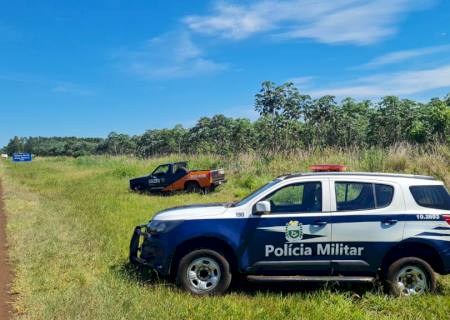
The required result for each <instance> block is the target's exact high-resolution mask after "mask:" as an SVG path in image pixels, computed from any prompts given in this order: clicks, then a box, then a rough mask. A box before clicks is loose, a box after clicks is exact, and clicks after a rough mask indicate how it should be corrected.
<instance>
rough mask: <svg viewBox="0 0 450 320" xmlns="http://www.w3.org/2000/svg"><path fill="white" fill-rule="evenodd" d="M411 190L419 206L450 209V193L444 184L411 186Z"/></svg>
mask: <svg viewBox="0 0 450 320" xmlns="http://www.w3.org/2000/svg"><path fill="white" fill-rule="evenodd" d="M409 190H411V193H412V195H413V197H414V200H415V201H416V202H417V204H418V205H419V206H422V207H427V208H433V209H442V210H450V195H449V194H448V191H447V190H446V189H445V187H444V186H411V187H409Z"/></svg>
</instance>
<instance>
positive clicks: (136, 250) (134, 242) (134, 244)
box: [130, 224, 147, 266]
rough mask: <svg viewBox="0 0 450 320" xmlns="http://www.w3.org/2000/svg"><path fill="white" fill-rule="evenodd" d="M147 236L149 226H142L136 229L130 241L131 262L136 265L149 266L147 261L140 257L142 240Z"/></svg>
mask: <svg viewBox="0 0 450 320" xmlns="http://www.w3.org/2000/svg"><path fill="white" fill-rule="evenodd" d="M145 234H147V225H145V224H142V225H139V226H136V227H135V228H134V231H133V235H132V236H131V241H130V262H131V263H132V264H134V265H143V266H146V265H147V263H146V261H145V260H144V259H142V258H141V257H140V253H141V245H140V243H141V238H144V237H145V236H144V235H145Z"/></svg>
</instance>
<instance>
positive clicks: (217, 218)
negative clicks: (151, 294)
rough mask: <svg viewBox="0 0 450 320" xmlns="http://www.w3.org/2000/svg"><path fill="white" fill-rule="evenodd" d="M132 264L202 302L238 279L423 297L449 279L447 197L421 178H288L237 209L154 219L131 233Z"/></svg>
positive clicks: (217, 207)
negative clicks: (351, 285) (365, 284)
mask: <svg viewBox="0 0 450 320" xmlns="http://www.w3.org/2000/svg"><path fill="white" fill-rule="evenodd" d="M336 170H339V167H338V168H337V169H336ZM130 259H131V261H132V262H133V263H138V264H141V265H145V266H148V267H150V268H153V269H154V270H156V271H157V272H158V274H160V275H161V276H163V277H168V278H170V279H174V280H176V282H177V284H178V285H179V286H180V287H182V288H184V289H185V290H187V291H189V292H191V293H193V294H198V295H204V294H221V293H224V292H225V291H226V290H227V289H228V287H229V286H230V283H231V279H232V276H237V275H239V274H241V275H245V276H247V278H248V279H249V280H253V281H291V280H300V281H304V280H314V281H321V280H324V281H340V280H342V281H372V280H374V279H381V280H383V282H384V283H385V284H386V286H387V289H388V290H389V291H390V292H391V293H393V294H395V295H413V294H422V293H424V292H432V291H433V290H435V288H436V277H435V273H439V274H449V273H450V195H449V193H448V191H447V190H446V188H445V186H444V184H443V183H442V182H440V181H437V180H435V179H434V178H432V177H427V176H417V175H404V174H386V173H356V172H338V171H336V172H310V173H300V174H292V175H288V176H282V177H278V178H276V179H275V180H273V181H271V182H269V183H268V184H266V185H264V186H263V187H261V188H259V189H258V190H256V191H255V192H253V193H252V194H250V195H249V196H247V197H246V198H244V199H243V200H241V201H239V202H236V203H225V204H207V205H188V206H183V207H176V208H172V209H168V210H164V211H161V212H159V213H158V214H156V216H155V217H154V218H153V219H152V220H151V221H150V222H149V223H148V224H146V225H141V226H138V227H136V229H135V231H134V233H133V236H132V239H131V244H130Z"/></svg>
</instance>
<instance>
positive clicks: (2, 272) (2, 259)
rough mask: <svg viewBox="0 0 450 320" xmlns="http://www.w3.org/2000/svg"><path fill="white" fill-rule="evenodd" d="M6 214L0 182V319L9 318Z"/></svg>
mask: <svg viewBox="0 0 450 320" xmlns="http://www.w3.org/2000/svg"><path fill="white" fill-rule="evenodd" d="M5 229H6V214H5V212H4V206H3V192H2V184H1V181H0V319H2V320H3V319H5V320H6V319H10V318H11V311H12V308H11V304H10V302H11V301H12V299H11V294H10V293H9V286H10V284H11V279H12V272H11V268H10V265H9V262H8V251H7V249H8V247H7V243H6V230H5Z"/></svg>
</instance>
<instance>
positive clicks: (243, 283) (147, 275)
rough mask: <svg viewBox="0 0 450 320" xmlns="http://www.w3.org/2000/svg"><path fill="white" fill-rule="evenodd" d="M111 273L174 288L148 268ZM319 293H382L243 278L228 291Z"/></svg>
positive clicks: (363, 286)
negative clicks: (325, 291) (326, 291)
mask: <svg viewBox="0 0 450 320" xmlns="http://www.w3.org/2000/svg"><path fill="white" fill-rule="evenodd" d="M111 270H112V271H113V272H114V273H115V274H117V276H118V277H121V278H124V279H127V280H129V281H131V282H133V281H135V282H139V283H141V284H143V285H167V286H175V284H174V283H173V282H172V281H169V280H167V279H163V278H160V277H159V276H158V274H157V273H156V272H155V271H154V270H152V269H150V268H147V267H143V266H137V265H134V264H131V263H130V262H126V263H123V264H119V265H116V266H112V267H111ZM322 290H331V291H333V292H336V293H343V294H351V295H352V296H353V297H355V298H359V297H361V296H362V295H364V294H365V293H369V292H372V293H380V294H381V293H383V290H382V288H381V285H380V284H379V283H364V282H361V283H358V282H353V283H345V282H251V281H248V280H247V279H246V278H245V277H244V276H240V277H238V278H237V279H236V278H235V279H233V282H232V284H231V288H230V292H232V293H238V294H246V295H249V296H255V295H257V294H259V293H274V294H277V293H303V294H312V293H315V292H319V291H322Z"/></svg>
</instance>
